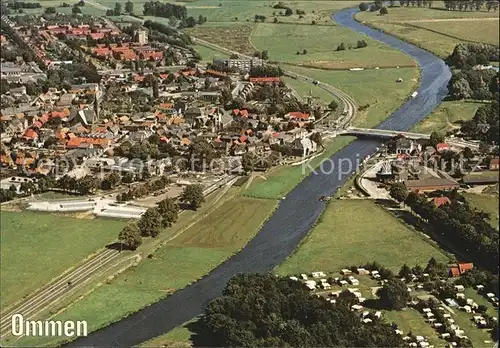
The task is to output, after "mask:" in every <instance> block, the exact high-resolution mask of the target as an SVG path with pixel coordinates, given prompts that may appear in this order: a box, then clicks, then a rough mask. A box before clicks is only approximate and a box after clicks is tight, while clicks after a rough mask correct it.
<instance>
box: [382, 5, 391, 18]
mask: <svg viewBox="0 0 500 348" xmlns="http://www.w3.org/2000/svg"><path fill="white" fill-rule="evenodd" d="M380 14H381V15H382V16H384V15H386V14H389V11H388V10H387V7H385V6H384V7H382V8H381V9H380Z"/></svg>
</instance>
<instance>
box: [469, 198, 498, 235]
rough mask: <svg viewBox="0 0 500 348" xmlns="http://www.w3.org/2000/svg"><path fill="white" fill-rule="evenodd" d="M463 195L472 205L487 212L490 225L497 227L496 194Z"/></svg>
mask: <svg viewBox="0 0 500 348" xmlns="http://www.w3.org/2000/svg"><path fill="white" fill-rule="evenodd" d="M464 196H465V198H466V199H467V201H468V202H469V203H470V204H471V205H472V206H473V207H475V208H477V209H479V210H482V211H484V212H486V213H489V214H490V219H491V220H490V221H491V225H492V226H493V227H495V228H496V229H498V195H489V194H476V193H464Z"/></svg>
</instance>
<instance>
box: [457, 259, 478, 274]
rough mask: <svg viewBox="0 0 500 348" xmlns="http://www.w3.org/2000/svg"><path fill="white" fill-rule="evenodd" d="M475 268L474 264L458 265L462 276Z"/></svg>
mask: <svg viewBox="0 0 500 348" xmlns="http://www.w3.org/2000/svg"><path fill="white" fill-rule="evenodd" d="M473 268H474V264H473V263H472V262H468V263H459V264H458V269H459V270H460V274H464V273H465V272H468V271H470V270H472V269H473Z"/></svg>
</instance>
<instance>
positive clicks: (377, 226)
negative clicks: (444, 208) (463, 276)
mask: <svg viewBox="0 0 500 348" xmlns="http://www.w3.org/2000/svg"><path fill="white" fill-rule="evenodd" d="M323 214H324V215H323V216H322V218H321V219H320V221H319V223H318V225H317V226H316V227H315V228H314V229H313V230H312V231H311V232H310V234H309V235H308V236H307V237H306V238H305V239H304V241H303V242H302V244H301V245H300V246H299V248H298V249H297V250H296V251H295V253H294V254H292V255H291V256H290V257H289V258H288V260H286V261H285V262H284V263H283V264H281V265H280V266H279V267H278V268H277V273H278V274H283V275H286V274H289V275H291V274H300V273H308V272H311V271H313V270H321V271H325V272H328V271H337V270H339V269H341V268H345V267H346V266H351V265H360V264H364V263H366V262H370V261H373V260H376V261H377V262H379V263H380V264H382V265H384V266H386V267H389V268H391V269H393V270H398V269H399V268H400V267H401V265H402V264H403V263H407V264H409V265H415V264H421V265H425V264H426V263H427V261H428V260H429V258H430V257H434V258H436V260H438V261H446V260H447V256H446V255H445V254H443V253H442V252H441V251H440V250H438V249H436V248H435V247H434V246H432V245H430V244H429V243H427V242H426V241H425V240H423V238H424V237H422V236H420V235H419V234H417V232H415V231H413V230H410V229H408V228H407V227H406V226H405V225H404V224H402V223H400V222H399V221H398V220H396V219H395V218H394V217H393V216H391V215H389V214H388V213H387V212H385V211H384V210H382V208H380V207H378V206H377V205H376V204H375V203H374V202H372V201H367V200H336V201H334V202H332V203H330V204H329V206H328V207H327V209H326V210H325V212H324V213H323Z"/></svg>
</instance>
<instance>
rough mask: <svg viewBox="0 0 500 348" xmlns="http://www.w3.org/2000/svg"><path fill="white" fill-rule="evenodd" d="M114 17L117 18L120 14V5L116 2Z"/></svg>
mask: <svg viewBox="0 0 500 348" xmlns="http://www.w3.org/2000/svg"><path fill="white" fill-rule="evenodd" d="M113 12H114V14H115V16H119V15H121V14H122V4H120V3H119V2H117V3H116V4H115V9H114V10H113Z"/></svg>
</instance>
